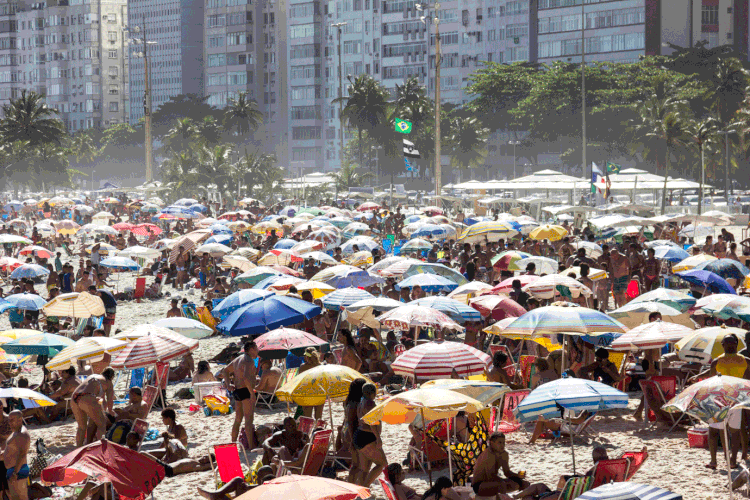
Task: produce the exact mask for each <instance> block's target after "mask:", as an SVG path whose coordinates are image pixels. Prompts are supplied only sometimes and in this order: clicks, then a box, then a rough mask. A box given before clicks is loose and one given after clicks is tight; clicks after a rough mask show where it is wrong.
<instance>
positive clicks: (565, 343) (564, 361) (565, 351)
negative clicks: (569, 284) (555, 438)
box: [560, 335, 575, 474]
mask: <svg viewBox="0 0 750 500" xmlns="http://www.w3.org/2000/svg"><path fill="white" fill-rule="evenodd" d="M562 349H563V352H562V361H561V365H560V375H562V374H563V373H565V365H566V364H567V361H568V337H567V336H566V335H563V345H562ZM573 473H574V474H575V471H573Z"/></svg>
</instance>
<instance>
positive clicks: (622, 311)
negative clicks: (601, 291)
mask: <svg viewBox="0 0 750 500" xmlns="http://www.w3.org/2000/svg"><path fill="white" fill-rule="evenodd" d="M654 312H658V313H659V314H661V317H662V320H663V321H664V322H667V323H673V324H679V325H683V326H687V327H688V328H690V329H691V330H692V329H694V328H695V322H693V320H692V319H690V315H689V314H688V313H683V312H680V311H679V310H677V309H675V308H674V307H672V306H668V305H667V304H662V303H661V302H638V303H633V302H630V303H628V304H625V305H624V306H622V307H620V308H618V309H615V310H614V311H610V312H609V313H608V314H609V315H610V316H612V317H613V318H615V319H616V320H618V321H619V322H620V323H622V324H623V325H625V326H627V327H628V328H635V327H636V326H639V325H642V324H644V323H647V322H648V317H649V315H650V314H651V313H654Z"/></svg>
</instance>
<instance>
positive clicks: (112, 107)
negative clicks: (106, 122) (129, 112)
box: [108, 101, 120, 113]
mask: <svg viewBox="0 0 750 500" xmlns="http://www.w3.org/2000/svg"><path fill="white" fill-rule="evenodd" d="M108 108H109V111H110V113H117V112H118V111H119V110H120V103H118V102H117V101H114V102H110V103H109V104H108Z"/></svg>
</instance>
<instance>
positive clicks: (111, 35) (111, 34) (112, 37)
mask: <svg viewBox="0 0 750 500" xmlns="http://www.w3.org/2000/svg"><path fill="white" fill-rule="evenodd" d="M94 33H96V32H94ZM107 40H108V41H109V43H117V32H116V31H108V32H107Z"/></svg>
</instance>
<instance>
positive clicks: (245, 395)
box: [232, 387, 253, 401]
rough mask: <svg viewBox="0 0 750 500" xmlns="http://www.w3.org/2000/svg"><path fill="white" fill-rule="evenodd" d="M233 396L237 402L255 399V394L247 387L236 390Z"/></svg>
mask: <svg viewBox="0 0 750 500" xmlns="http://www.w3.org/2000/svg"><path fill="white" fill-rule="evenodd" d="M232 395H233V396H234V399H235V401H244V400H246V399H252V397H253V394H252V393H251V392H250V389H248V388H247V387H240V388H239V389H235V390H234V392H233V393H232Z"/></svg>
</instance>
